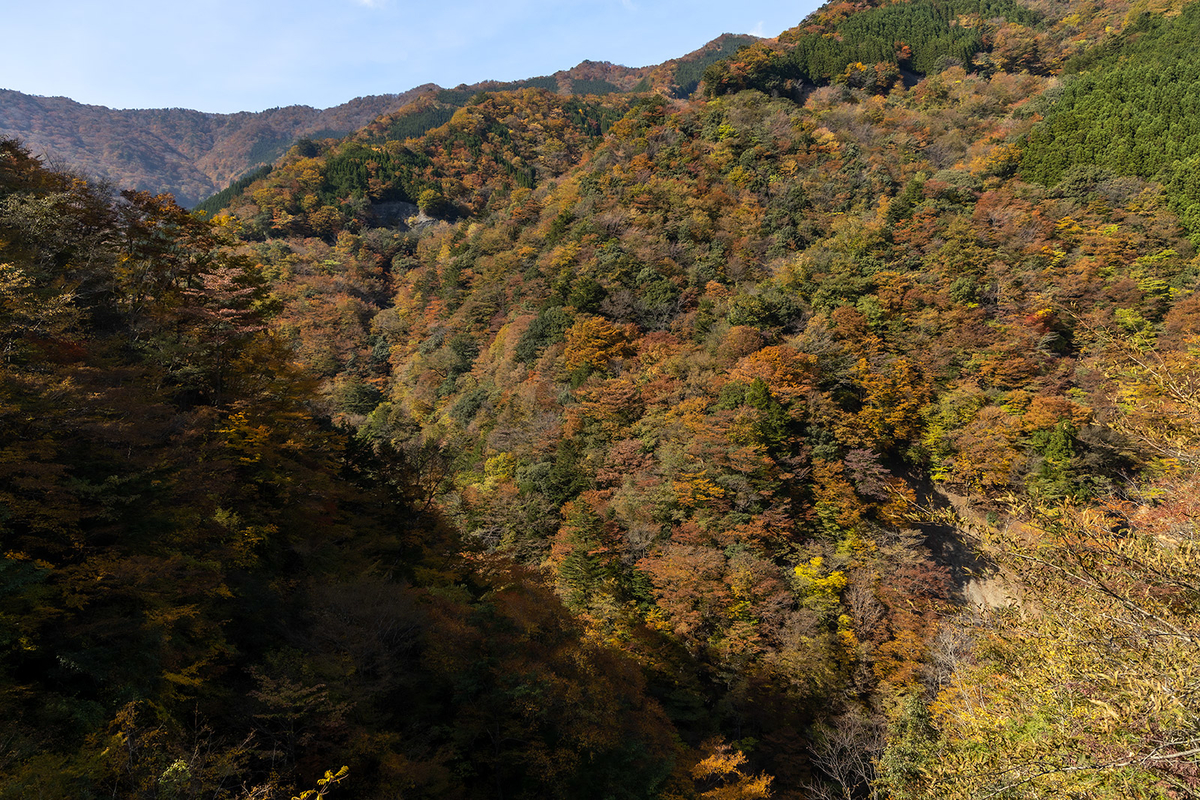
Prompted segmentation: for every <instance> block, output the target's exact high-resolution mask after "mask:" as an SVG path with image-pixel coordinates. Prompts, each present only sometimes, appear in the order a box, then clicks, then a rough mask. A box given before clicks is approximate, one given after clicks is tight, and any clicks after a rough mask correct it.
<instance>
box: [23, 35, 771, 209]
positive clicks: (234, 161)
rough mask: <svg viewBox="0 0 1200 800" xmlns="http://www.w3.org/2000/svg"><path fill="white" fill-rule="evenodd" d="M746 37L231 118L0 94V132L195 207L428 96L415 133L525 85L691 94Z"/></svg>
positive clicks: (564, 90) (62, 160)
mask: <svg viewBox="0 0 1200 800" xmlns="http://www.w3.org/2000/svg"><path fill="white" fill-rule="evenodd" d="M752 41H755V37H752V36H737V35H732V34H724V35H722V36H720V37H718V38H717V39H714V40H713V41H712V42H710V43H708V44H707V45H705V46H704V47H702V48H700V49H698V50H696V51H695V52H693V53H690V54H688V55H686V56H683V57H682V58H679V59H673V60H671V61H667V62H665V63H664V64H659V65H654V66H649V67H638V68H631V67H623V66H619V65H615V64H610V63H607V62H595V61H584V62H582V63H581V64H579V65H577V66H576V67H574V68H572V69H569V70H560V71H559V72H556V73H554V74H553V75H549V76H544V77H538V78H530V79H528V80H525V81H518V82H514V83H497V82H495V81H484V82H481V83H477V84H474V85H472V86H465V85H463V86H459V87H457V88H455V89H446V90H443V89H442V88H441V87H439V86H436V85H434V84H424V85H422V86H418V87H416V88H414V89H410V90H408V91H406V92H403V93H401V94H387V95H373V96H370V97H358V98H355V99H354V100H351V101H349V102H347V103H343V104H341V105H339V106H335V107H333V108H327V109H324V110H320V109H315V108H312V107H310V106H288V107H286V108H273V109H269V110H267V111H261V112H240V113H237V114H208V113H204V112H201V111H192V110H189V109H183V108H166V109H137V110H133V109H125V110H120V109H111V108H107V107H104V106H92V105H83V104H81V103H77V102H75V101H74V100H71V99H69V98H66V97H39V96H34V95H28V94H23V93H21V92H17V91H12V90H0V136H3V137H16V138H18V139H20V140H21V141H22V142H23V143H24V144H25V146H26V147H28V148H29V149H30V151H32V152H33V153H35V154H37V155H41V156H44V157H45V158H46V159H47V160H49V161H50V162H51V163H54V164H57V165H61V166H64V167H69V168H72V169H78V170H82V171H83V172H85V173H87V174H89V175H95V176H98V177H101V178H105V179H107V180H109V181H112V182H113V183H114V184H116V185H117V186H119V187H122V188H125V187H133V188H137V189H145V190H148V191H152V192H155V193H159V192H170V193H172V194H174V195H175V197H176V199H177V200H178V202H179V203H181V204H182V205H185V206H192V205H195V204H196V203H198V202H199V201H201V200H203V199H204V198H206V197H208V196H210V195H212V194H213V193H215V192H217V191H219V190H221V189H223V188H224V187H225V186H227V185H229V183H230V182H231V181H233V180H234V179H235V178H237V177H238V176H239V175H242V174H244V173H246V172H247V171H248V170H250V169H251V168H253V167H256V166H259V165H261V164H269V163H271V162H272V161H274V160H275V159H276V158H278V157H279V156H280V155H282V154H283V153H284V151H286V150H287V148H288V147H289V146H290V145H291V144H292V143H293V142H294V141H296V140H297V139H298V138H301V137H306V136H307V137H313V138H325V137H330V136H338V137H341V136H345V135H346V134H349V133H351V132H353V131H357V130H359V129H360V128H362V127H363V126H365V125H367V124H368V123H370V122H371V121H372V120H375V119H377V118H378V117H381V116H385V115H391V114H393V113H394V112H397V111H400V109H402V108H404V107H405V106H407V105H409V104H410V103H411V102H412V101H414V100H416V99H417V98H419V97H421V96H422V95H432V96H431V97H430V98H429V100H428V101H427V103H432V104H433V105H434V106H436V108H437V109H440V110H437V111H435V112H433V114H432V115H428V114H423V115H422V116H421V118H420V120H411V119H410V120H408V122H409V124H412V123H417V124H418V125H419V127H418V128H415V129H414V131H413V133H412V134H411V135H419V134H420V133H423V132H424V131H425V130H428V129H429V128H430V127H433V126H434V125H440V124H441V123H442V122H445V121H446V120H447V119H449V115H450V113H452V112H453V109H455V108H458V107H460V106H462V105H463V104H465V103H466V101H467V100H468V99H469V98H470V97H471V96H472V95H474V94H476V93H478V92H479V91H482V90H496V89H511V88H518V87H526V86H528V87H537V88H543V89H549V90H551V91H554V92H557V93H559V94H607V93H610V92H628V91H642V90H651V89H654V90H657V91H660V92H663V93H666V94H672V95H675V96H683V95H686V94H690V93H691V91H692V90H694V89H695V88H696V83H697V82H698V80H699V77H700V73H701V72H702V71H703V69H704V67H705V66H706V65H707V64H709V63H711V62H712V61H715V60H716V59H718V58H721V57H723V56H726V55H729V54H731V53H732V52H733V51H734V50H736V49H737V48H738V47H740V46H742V45H744V44H748V43H750V42H752ZM420 110H425V108H424V107H422V109H420ZM402 116H403V115H402ZM410 116H411V115H410Z"/></svg>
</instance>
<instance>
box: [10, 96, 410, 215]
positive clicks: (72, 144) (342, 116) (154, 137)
mask: <svg viewBox="0 0 1200 800" xmlns="http://www.w3.org/2000/svg"><path fill="white" fill-rule="evenodd" d="M431 88H434V87H431V86H422V87H418V88H416V89H412V90H410V91H408V92H405V93H403V94H398V95H381V96H375V97H360V98H356V99H354V100H351V101H350V102H347V103H343V104H342V105H340V106H335V107H333V108H327V109H324V110H318V109H315V108H310V107H308V106H288V107H287V108H274V109H270V110H268V111H260V112H253V113H252V112H242V113H238V114H208V113H204V112H200V111H189V110H187V109H179V108H168V109H147V110H114V109H110V108H105V107H103V106H89V105H82V104H80V103H76V102H74V101H73V100H69V99H67V98H65V97H36V96H32V95H26V94H21V93H20V92H15V91H11V90H0V136H5V137H14V138H18V139H20V140H22V141H23V142H25V144H26V146H28V147H29V148H30V149H31V150H33V152H36V153H37V154H39V155H41V156H44V157H45V158H47V159H48V160H49V161H51V162H53V163H56V164H61V165H63V166H69V167H70V168H72V169H77V170H80V171H81V172H83V173H85V174H88V175H93V176H96V177H99V178H101V179H103V180H107V181H110V182H111V183H113V184H114V185H115V186H117V187H121V188H134V189H140V190H144V191H150V192H153V193H155V194H158V193H160V192H169V193H171V194H173V195H174V196H175V197H176V199H177V200H178V202H180V203H181V204H183V205H185V206H190V205H194V204H195V203H197V202H199V201H200V200H202V199H203V198H205V197H208V196H209V195H211V194H213V193H214V192H216V191H218V190H220V189H223V188H224V187H225V186H226V185H227V184H228V183H229V182H230V181H232V180H233V179H234V178H236V177H237V176H239V175H241V174H242V173H244V172H246V171H247V170H249V169H251V168H253V167H254V166H257V165H259V164H265V163H270V162H271V161H273V160H274V159H275V158H277V157H278V156H279V155H280V154H281V153H282V152H283V151H284V150H286V149H287V148H288V147H289V146H290V145H291V144H292V142H294V141H295V140H296V139H297V138H300V137H303V136H316V137H321V136H343V135H345V134H346V133H348V132H350V131H354V130H357V129H358V128H360V127H362V126H363V125H365V124H366V123H367V122H369V121H370V120H372V119H374V118H375V117H377V116H379V115H380V114H383V113H386V112H388V111H389V110H391V109H395V108H399V107H401V106H403V105H404V104H405V103H406V102H408V101H409V100H411V99H412V98H413V97H416V96H417V95H419V94H421V93H422V92H425V91H428V90H430V89H431Z"/></svg>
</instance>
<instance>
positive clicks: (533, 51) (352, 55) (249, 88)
mask: <svg viewBox="0 0 1200 800" xmlns="http://www.w3.org/2000/svg"><path fill="white" fill-rule="evenodd" d="M7 5H8V8H6V9H5V11H4V14H3V17H4V19H3V22H0V28H2V29H3V31H4V39H5V46H4V47H3V48H0V88H4V89H15V90H17V91H20V92H25V93H27V94H37V95H47V96H54V95H62V96H66V97H70V98H72V99H74V100H77V101H79V102H81V103H90V104H94V105H104V106H109V107H111V108H163V107H181V108H194V109H198V110H200V111H213V112H232V111H261V110H262V109H264V108H271V107H274V106H286V105H291V104H294V103H303V104H306V105H311V106H316V107H318V108H326V107H329V106H333V105H338V104H339V103H343V102H345V101H346V100H350V99H352V98H354V97H358V96H361V95H371V94H386V93H394V92H402V91H405V90H406V89H410V88H412V87H414V86H418V85H420V84H423V83H436V84H439V85H441V86H445V87H454V86H457V85H458V84H460V83H476V82H478V81H482V80H489V79H495V80H517V79H520V78H530V77H535V76H538V75H548V74H550V73H552V72H555V71H556V70H559V69H568V68H570V67H572V66H574V65H575V64H577V63H579V62H580V61H583V60H584V59H591V60H593V61H611V62H613V63H616V64H624V65H625V66H630V67H640V66H646V65H648V64H658V63H661V62H663V61H666V60H667V59H670V58H675V57H677V56H681V55H684V54H685V53H688V52H690V51H692V50H695V49H696V48H698V47H700V46H701V45H703V44H704V43H705V42H708V41H709V40H711V39H713V38H715V37H717V36H718V35H720V34H721V33H753V34H757V35H760V36H775V35H777V34H778V33H780V32H781V31H783V30H785V29H786V28H790V27H791V26H793V25H795V24H797V23H798V22H800V21H801V20H802V19H803V18H804V17H805V16H807V15H808V14H809V13H810V12H811V11H812V10H814V9H815V8H816V7H817V6H818V5H819V2H817V0H800V2H789V1H787V0H785V1H784V2H779V0H458V2H438V0H426V2H421V3H417V2H413V0H325V2H315V0H292V1H291V2H284V1H283V0H200V1H199V2H181V1H180V0H157V2H150V1H149V0H106V1H105V2H98V0H25V1H24V2H13V3H9V4H7Z"/></svg>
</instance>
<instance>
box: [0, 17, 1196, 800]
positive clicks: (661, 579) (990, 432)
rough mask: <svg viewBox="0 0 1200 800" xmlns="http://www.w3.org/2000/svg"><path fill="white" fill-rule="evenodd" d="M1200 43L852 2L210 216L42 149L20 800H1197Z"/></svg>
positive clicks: (25, 289) (327, 162)
mask: <svg viewBox="0 0 1200 800" xmlns="http://www.w3.org/2000/svg"><path fill="white" fill-rule="evenodd" d="M1198 31H1200V3H1187V4H1178V3H1171V4H1165V3H1146V2H1143V1H1142V0H1139V1H1138V2H1137V3H1135V4H1127V3H1122V2H1117V3H1107V4H1105V3H1094V2H1088V3H1087V4H1083V3H1071V2H1040V0H1039V1H1038V2H1032V3H1019V2H1013V0H909V2H889V3H882V4H878V5H873V4H871V3H831V4H829V5H826V6H825V7H823V8H821V9H819V10H818V11H817V12H816V13H814V14H813V15H811V16H810V17H808V18H807V19H805V20H803V21H801V22H800V24H798V25H797V26H796V27H795V28H792V29H790V30H788V31H786V32H784V33H783V34H781V35H780V36H779V37H778V38H776V39H773V40H760V41H755V42H752V43H749V44H748V45H747V46H744V47H739V46H737V45H738V43H733V44H731V45H730V46H729V47H728V49H727V50H726V49H725V48H724V47H723V46H721V45H718V46H716V47H714V48H713V49H712V50H710V51H709V52H708V53H707V55H706V56H705V57H704V58H705V59H707V60H706V61H705V63H704V66H703V68H702V69H700V68H699V64H698V63H697V62H690V63H691V66H690V67H689V68H688V69H686V70H685V69H683V62H678V63H676V64H675V65H673V66H669V67H664V68H661V69H660V68H653V69H650V70H649V71H646V72H639V71H637V70H631V71H626V70H625V69H624V68H617V67H612V66H611V65H603V64H599V65H597V64H584V65H581V66H580V68H578V69H579V70H580V71H579V72H575V73H574V74H560V75H557V76H551V77H547V78H545V79H532V80H531V81H527V82H521V83H519V84H499V83H492V84H488V85H487V86H486V87H482V88H471V87H460V89H458V90H436V91H431V92H428V93H426V94H424V95H422V96H420V97H418V98H416V99H415V100H413V102H412V103H410V104H409V105H407V106H406V107H405V108H402V109H399V110H397V111H393V112H389V113H387V114H384V115H382V116H380V117H378V118H376V119H375V120H373V121H372V122H370V123H369V124H367V125H366V126H365V127H363V128H361V129H360V130H359V131H357V132H356V133H354V134H352V135H350V136H347V137H345V138H343V139H340V140H334V139H331V138H325V139H314V140H308V141H301V142H299V143H297V144H296V145H294V146H292V147H290V148H289V149H288V150H287V151H286V152H285V153H284V154H283V155H282V156H281V157H280V158H279V159H277V160H276V161H275V162H274V163H273V164H272V165H271V169H270V170H269V171H266V170H264V171H263V174H260V175H255V176H253V177H251V178H248V179H247V180H246V181H244V182H239V185H237V186H236V187H234V188H233V189H232V190H231V191H229V192H228V193H227V194H225V195H224V196H223V197H222V198H221V201H222V202H221V206H222V207H221V208H219V209H218V208H214V209H213V210H214V211H215V212H218V213H212V214H207V215H193V214H189V213H187V212H185V211H184V210H182V209H180V208H178V207H177V206H175V205H174V204H172V203H170V202H169V201H167V200H166V199H165V198H156V197H152V196H149V195H147V194H145V193H138V192H133V191H130V192H125V193H123V194H121V195H120V196H113V195H111V194H106V193H105V191H104V190H103V188H102V187H97V186H94V185H90V184H87V183H84V182H79V181H73V180H72V179H71V177H70V175H65V174H60V173H57V172H54V171H52V170H49V169H47V168H46V167H45V166H44V165H43V164H40V163H39V162H37V160H36V159H34V158H32V157H31V156H30V155H29V153H28V152H26V151H24V150H22V148H21V147H20V146H19V145H17V144H16V143H13V142H5V143H4V144H3V148H2V149H0V271H2V273H3V274H2V275H0V278H2V280H0V342H2V343H3V350H2V351H0V352H2V353H3V361H2V362H0V400H2V401H3V402H0V434H2V435H0V443H3V445H2V448H3V449H2V451H0V503H3V506H2V509H3V514H0V533H2V534H3V536H4V542H5V549H4V551H3V558H2V559H0V589H2V591H0V687H3V689H4V691H3V692H0V708H2V709H3V712H4V713H3V718H4V719H5V720H6V721H7V722H6V728H5V730H4V731H3V741H5V742H6V745H5V747H6V750H5V751H4V752H5V758H4V759H0V798H4V797H26V796H42V797H53V798H68V797H87V796H101V795H103V796H106V797H112V796H115V797H122V798H125V797H128V798H140V797H146V798H150V797H155V798H161V797H217V798H225V797H228V798H237V800H248V799H249V798H264V797H269V796H304V792H305V791H306V790H308V791H309V792H310V795H309V796H313V795H315V796H329V797H331V798H336V797H338V796H339V795H340V796H346V797H395V796H418V797H463V798H501V797H507V798H534V797H537V798H544V797H552V798H564V800H565V799H566V798H572V799H574V798H597V799H599V798H613V797H621V798H646V799H647V800H649V799H650V798H686V799H687V800H717V799H718V798H728V799H729V800H737V799H739V798H747V799H750V798H754V799H756V800H757V799H763V800H765V798H769V797H773V798H780V799H781V800H793V799H794V800H808V798H819V799H823V798H835V797H836V798H843V800H844V799H845V798H851V800H860V799H861V800H877V799H878V798H904V799H905V800H908V799H916V798H922V799H923V798H949V799H950V800H968V798H980V797H996V798H1010V800H1016V799H1018V798H1019V799H1020V800H1025V799H1026V798H1030V799H1033V798H1051V797H1088V798H1100V799H1101V800H1119V799H1120V800H1125V799H1126V798H1139V799H1140V798H1155V799H1156V800H1166V799H1168V798H1171V799H1173V798H1185V797H1193V796H1197V795H1198V794H1200V759H1198V756H1197V754H1198V753H1200V712H1198V711H1197V708H1198V706H1197V704H1196V702H1195V697H1194V695H1195V688H1196V687H1197V686H1200V660H1198V659H1196V658H1195V649H1196V645H1197V643H1198V642H1200V592H1198V591H1197V586H1200V556H1198V553H1200V548H1197V526H1196V523H1195V519H1196V516H1197V513H1198V509H1197V507H1196V499H1195V498H1196V497H1197V496H1198V495H1197V489H1198V488H1200V404H1198V402H1197V396H1198V392H1197V391H1196V387H1197V386H1198V385H1200V295H1198V294H1197V289H1198V288H1200V256H1198V255H1197V246H1198V245H1200V212H1198V207H1197V200H1196V198H1197V197H1198V196H1200V195H1197V193H1196V181H1195V180H1194V178H1193V175H1194V169H1193V167H1194V166H1195V164H1196V163H1197V160H1200V137H1197V136H1196V134H1195V131H1194V125H1193V124H1192V120H1193V118H1194V117H1195V114H1194V113H1193V112H1194V111H1195V109H1194V108H1193V106H1194V104H1195V100H1194V98H1195V97H1196V96H1198V95H1200V77H1198V76H1200V68H1198V64H1197V62H1198V60H1200V55H1198V51H1197V50H1196V48H1195V46H1194V42H1195V40H1196V36H1197V33H1198ZM697 70H698V71H699V78H698V80H699V83H698V84H697V86H696V87H695V89H694V90H693V91H687V84H688V81H685V80H683V78H685V77H688V76H689V75H694V74H695V73H696V71H697ZM689 80H690V78H689ZM568 81H570V82H571V87H572V89H575V88H577V85H576V82H583V81H593V82H600V81H603V82H605V83H607V84H611V85H612V86H616V87H617V88H618V89H621V91H609V92H608V93H606V94H578V93H575V94H568V93H566V89H565V88H564V84H565V83H566V82H568ZM643 81H645V83H643ZM592 85H595V84H592ZM627 86H628V87H629V90H628V91H626V90H625V88H626V87H627ZM638 87H640V88H638ZM634 88H638V91H634V90H633V89H634ZM214 205H215V204H214ZM309 787H316V788H309Z"/></svg>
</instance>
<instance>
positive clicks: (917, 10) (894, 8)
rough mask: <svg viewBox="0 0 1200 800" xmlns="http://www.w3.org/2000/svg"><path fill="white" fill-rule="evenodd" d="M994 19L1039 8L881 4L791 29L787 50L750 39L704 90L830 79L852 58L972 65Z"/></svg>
mask: <svg viewBox="0 0 1200 800" xmlns="http://www.w3.org/2000/svg"><path fill="white" fill-rule="evenodd" d="M964 15H977V16H976V19H977V20H978V22H977V23H976V24H975V25H963V24H959V19H960V18H961V17H963V16H964ZM991 19H1004V20H1008V21H1010V22H1014V23H1018V24H1020V25H1025V26H1032V25H1035V24H1037V22H1038V16H1037V14H1036V13H1035V12H1033V11H1030V10H1029V9H1026V8H1024V7H1022V6H1020V5H1018V4H1017V3H1015V2H1013V0H955V1H954V2H941V0H918V1H917V2H910V3H893V4H888V5H882V6H877V7H874V8H869V9H866V10H864V11H861V12H859V13H857V14H852V15H850V16H849V17H847V18H845V19H844V20H840V21H838V22H836V23H834V24H833V25H831V26H829V29H827V30H823V31H815V32H806V31H805V29H804V27H803V26H801V27H800V28H796V29H793V30H792V31H791V32H788V33H787V34H785V35H784V36H783V37H781V39H780V41H781V43H782V44H783V45H785V46H784V47H782V48H770V47H766V46H765V45H752V46H749V47H746V48H743V49H741V50H739V51H738V52H737V53H736V54H735V55H734V56H732V57H731V58H729V59H727V60H723V61H718V62H716V63H714V64H713V65H711V66H710V67H708V68H707V69H706V70H705V73H704V83H705V87H706V88H705V93H706V94H707V95H708V96H710V97H713V96H718V95H722V94H728V93H731V92H737V91H741V90H743V89H757V90H758V91H761V92H766V93H768V94H770V93H779V92H781V91H784V90H785V89H786V87H787V85H788V83H789V81H795V80H802V81H805V82H807V83H810V84H811V83H815V84H827V83H830V82H832V81H834V80H837V79H838V78H839V76H842V75H843V73H845V71H846V68H847V67H848V66H850V65H854V64H860V65H864V64H865V65H874V64H879V63H888V64H896V65H899V66H901V67H904V68H906V69H911V70H913V71H914V72H917V73H919V74H922V75H927V74H932V73H935V72H938V71H940V70H941V69H943V68H944V67H945V66H947V65H948V64H955V63H956V64H960V65H966V66H969V65H971V64H972V62H973V60H974V57H975V54H976V53H977V52H980V51H983V50H985V49H986V44H985V39H984V35H983V29H982V25H983V20H991ZM872 81H874V78H872ZM893 81H894V78H893ZM887 88H890V86H884V87H883V89H882V90H883V91H886V90H887Z"/></svg>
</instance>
